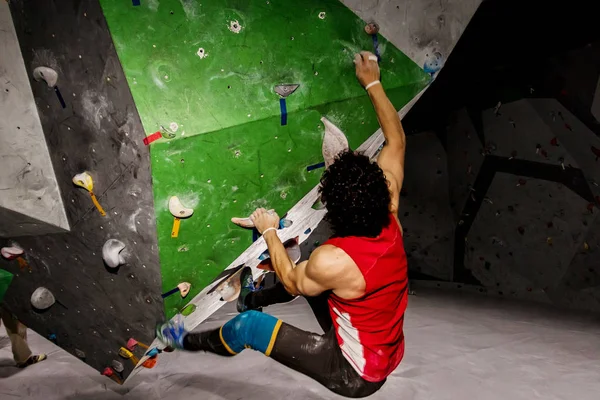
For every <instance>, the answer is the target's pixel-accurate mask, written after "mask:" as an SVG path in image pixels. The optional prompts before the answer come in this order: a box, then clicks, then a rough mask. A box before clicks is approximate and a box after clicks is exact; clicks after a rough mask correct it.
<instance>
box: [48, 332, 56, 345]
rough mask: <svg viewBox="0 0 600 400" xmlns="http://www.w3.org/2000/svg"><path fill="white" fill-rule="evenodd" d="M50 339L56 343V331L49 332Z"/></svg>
mask: <svg viewBox="0 0 600 400" xmlns="http://www.w3.org/2000/svg"><path fill="white" fill-rule="evenodd" d="M48 340H49V341H51V342H54V343H56V334H54V333H51V334H49V335H48Z"/></svg>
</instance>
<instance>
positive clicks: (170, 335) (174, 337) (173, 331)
mask: <svg viewBox="0 0 600 400" xmlns="http://www.w3.org/2000/svg"><path fill="white" fill-rule="evenodd" d="M187 333H188V332H187V331H186V330H185V326H184V324H183V316H182V315H181V314H177V315H175V316H174V317H173V318H172V319H171V320H169V321H167V322H165V323H164V324H162V325H158V326H157V327H156V337H157V339H158V340H160V341H161V342H162V343H163V344H164V345H165V346H167V347H171V348H173V349H183V338H184V337H185V335H187Z"/></svg>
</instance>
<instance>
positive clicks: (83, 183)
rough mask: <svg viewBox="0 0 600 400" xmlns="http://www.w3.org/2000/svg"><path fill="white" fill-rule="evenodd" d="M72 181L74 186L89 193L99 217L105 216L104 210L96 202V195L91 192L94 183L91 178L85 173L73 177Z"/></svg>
mask: <svg viewBox="0 0 600 400" xmlns="http://www.w3.org/2000/svg"><path fill="white" fill-rule="evenodd" d="M72 180H73V183H74V184H75V185H76V186H79V187H82V188H84V189H85V190H87V191H88V192H89V193H90V196H91V197H92V203H94V205H95V206H96V208H97V209H98V212H99V213H100V215H102V216H103V217H104V216H106V213H105V212H104V209H103V208H102V206H101V205H100V203H99V202H98V199H97V198H96V195H95V194H94V192H93V189H94V181H93V180H92V176H91V175H90V174H89V173H88V172H87V171H86V172H82V173H80V174H77V175H75V176H74V177H73V179H72Z"/></svg>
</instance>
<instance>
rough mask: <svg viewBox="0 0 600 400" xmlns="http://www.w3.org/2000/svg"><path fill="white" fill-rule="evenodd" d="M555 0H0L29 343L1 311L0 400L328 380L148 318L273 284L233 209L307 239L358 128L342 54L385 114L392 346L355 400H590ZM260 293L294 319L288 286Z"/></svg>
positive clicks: (591, 263) (573, 20) (576, 201)
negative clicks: (369, 70) (398, 175)
mask: <svg viewBox="0 0 600 400" xmlns="http://www.w3.org/2000/svg"><path fill="white" fill-rule="evenodd" d="M559 3H560V4H561V6H560V7H558V6H557V7H554V6H551V5H545V6H544V7H546V8H543V9H541V8H538V7H535V8H534V7H533V6H531V9H529V7H530V6H528V5H523V4H522V3H521V2H517V1H514V0H507V1H501V0H441V1H438V0H436V1H433V0H303V1H292V0H119V1H117V0H45V1H33V0H8V1H2V2H0V27H1V29H0V218H2V220H1V222H0V248H1V256H2V257H1V258H0V307H1V308H2V309H3V310H8V311H7V312H10V314H11V315H14V318H17V319H18V320H19V321H20V322H21V323H22V324H23V329H25V328H24V327H25V326H26V327H27V328H28V330H29V332H28V338H27V341H28V344H29V347H30V348H31V350H32V351H33V352H34V353H36V354H37V353H45V354H46V355H47V356H48V358H47V359H46V360H44V361H43V362H40V363H38V364H35V365H32V366H29V367H27V368H25V369H21V368H17V367H16V366H15V365H14V361H13V355H12V352H11V341H12V340H13V339H14V338H13V337H12V336H10V337H9V335H7V331H6V330H5V324H6V323H3V324H2V327H0V398H2V399H4V398H7V399H10V398H30V399H100V400H104V399H107V400H108V399H121V398H125V399H142V398H143V399H163V398H170V399H184V398H199V399H200V398H201V399H242V398H243V399H264V398H274V399H283V398H287V399H329V398H338V396H336V395H334V394H332V393H331V392H329V391H328V390H327V389H326V388H325V387H323V386H321V385H320V384H318V383H317V382H315V381H313V380H311V379H310V378H307V377H305V376H303V375H301V374H299V373H297V372H295V371H293V370H291V369H288V368H286V367H284V366H282V365H279V364H277V363H276V362H274V361H273V360H270V359H269V358H267V357H264V356H263V355H262V354H260V353H256V352H250V351H247V352H244V354H242V355H240V356H238V357H235V358H227V359H223V358H220V357H218V356H216V355H212V354H207V353H186V352H168V351H165V348H164V346H162V345H161V343H160V342H159V341H158V340H157V339H156V327H157V325H158V324H160V323H162V322H163V321H165V320H168V319H171V318H173V317H174V316H176V315H181V316H182V317H183V318H184V320H185V326H186V328H187V329H189V330H197V331H201V330H205V329H209V328H216V327H218V326H220V325H222V324H223V323H224V322H226V321H227V320H229V319H230V318H231V317H232V316H234V315H237V312H236V310H235V300H236V299H237V297H238V295H239V292H240V284H239V280H240V273H241V271H242V267H243V266H248V267H251V268H252V271H253V275H254V277H255V278H256V279H259V280H263V279H264V282H266V283H267V284H269V283H272V282H273V281H274V279H275V278H274V274H273V273H272V272H270V271H269V268H267V267H265V265H268V263H269V253H268V251H267V246H266V244H265V241H264V240H263V238H261V237H260V235H259V234H258V233H257V231H256V230H255V229H253V223H252V221H251V220H250V219H249V218H248V217H249V215H250V214H251V213H252V212H253V211H254V210H255V209H256V208H258V207H264V208H267V209H273V210H275V211H276V212H277V213H278V215H279V216H280V217H281V220H280V223H279V229H278V230H277V234H278V236H279V237H280V239H281V240H282V242H284V243H285V246H286V248H287V250H288V254H289V255H290V256H291V257H292V258H293V259H294V260H300V259H303V260H305V259H307V258H308V257H309V256H310V254H311V253H312V251H313V250H314V249H315V248H317V247H318V246H319V245H320V244H322V243H324V242H325V241H326V240H327V239H328V238H329V236H330V235H331V232H330V230H329V227H328V225H327V223H326V222H325V221H324V220H323V218H324V216H325V215H326V212H327V210H326V207H325V205H324V204H323V203H322V202H321V200H320V195H319V191H318V187H319V183H320V178H321V176H322V173H323V171H325V170H326V168H327V167H328V166H329V165H330V164H331V162H332V160H333V157H334V156H335V155H336V154H337V153H338V152H339V151H341V150H343V149H345V148H348V147H349V148H350V149H353V150H357V151H360V152H362V153H363V154H365V155H367V156H369V157H371V158H372V159H373V160H374V159H376V157H377V156H378V154H379V151H380V150H381V148H382V145H383V144H384V135H383V133H382V131H381V129H380V125H379V121H378V118H377V116H376V114H375V112H374V110H373V106H372V104H371V100H370V98H369V95H368V93H367V92H366V91H365V89H364V88H363V87H362V86H361V85H360V84H359V83H358V81H357V79H356V76H355V69H354V63H353V60H354V55H355V54H356V53H359V52H361V51H370V52H372V53H373V54H374V55H375V56H376V58H377V61H378V63H379V67H380V70H381V83H382V85H383V86H384V88H385V90H386V93H387V95H388V97H389V99H390V100H391V102H392V104H393V105H394V107H395V109H396V110H397V111H398V113H399V115H400V118H401V119H402V122H403V125H404V130H405V132H406V135H407V147H406V149H407V150H406V162H405V179H404V185H403V188H402V191H401V194H400V208H399V213H398V216H399V219H400V221H401V223H402V226H403V241H404V248H405V251H406V256H407V259H408V278H409V281H410V291H409V295H410V296H409V299H408V304H409V306H408V309H407V312H406V314H405V322H404V327H405V340H406V350H405V356H404V359H403V361H402V363H401V364H400V366H399V367H398V368H397V370H396V371H395V372H393V373H392V375H390V376H389V377H388V379H387V382H386V384H385V385H384V386H383V387H382V388H381V390H380V391H378V392H377V393H375V394H374V395H372V398H381V399H383V398H386V399H388V398H408V399H430V398H435V399H445V398H448V399H454V398H458V397H464V396H471V397H473V398H478V399H506V398H514V399H520V398H527V399H530V398H534V397H536V396H537V397H540V398H547V399H571V398H575V397H577V398H579V399H594V398H596V396H597V393H598V392H599V391H600V383H599V382H600V372H599V369H598V368H597V366H598V365H600V339H599V338H598V335H597V332H598V329H599V328H600V318H598V316H599V315H600V219H599V218H598V217H599V216H600V161H599V158H600V123H599V121H600V33H598V32H597V31H596V30H595V29H594V26H595V22H594V19H593V17H594V15H597V14H596V13H595V11H594V10H592V8H593V5H590V4H588V3H587V2H584V1H579V0H576V1H570V2H566V1H561V2H559ZM557 4H558V3H557ZM263 311H265V312H268V313H269V314H273V315H275V316H277V317H278V318H281V319H282V320H283V321H285V322H288V323H290V324H293V325H296V326H298V327H300V328H301V329H304V330H308V331H313V332H320V327H319V325H318V323H317V321H316V320H315V319H314V317H313V315H312V313H311V310H310V307H309V306H308V304H307V303H306V302H305V300H304V299H298V300H296V301H294V302H292V303H288V304H281V305H276V306H272V307H268V308H266V309H265V310H263Z"/></svg>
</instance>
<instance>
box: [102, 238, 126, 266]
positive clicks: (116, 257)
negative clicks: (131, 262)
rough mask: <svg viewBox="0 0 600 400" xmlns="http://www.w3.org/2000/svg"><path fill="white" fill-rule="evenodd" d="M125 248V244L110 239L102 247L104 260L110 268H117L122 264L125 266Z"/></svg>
mask: <svg viewBox="0 0 600 400" xmlns="http://www.w3.org/2000/svg"><path fill="white" fill-rule="evenodd" d="M124 248H125V243H123V242H121V241H120V240H117V239H108V240H107V241H106V242H105V243H104V246H102V259H103V260H104V262H105V263H106V265H108V266H109V267H110V268H117V267H118V266H119V265H121V264H125V259H124V258H123V255H122V253H121V252H122V251H123V249H124Z"/></svg>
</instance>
